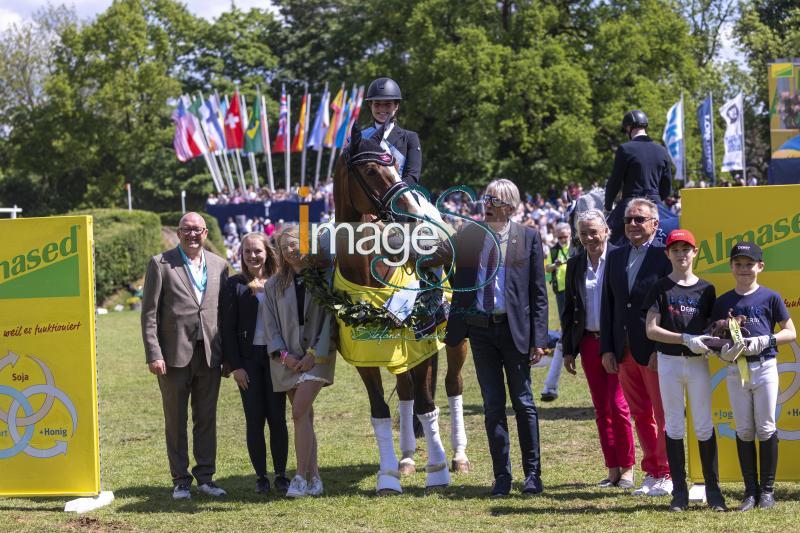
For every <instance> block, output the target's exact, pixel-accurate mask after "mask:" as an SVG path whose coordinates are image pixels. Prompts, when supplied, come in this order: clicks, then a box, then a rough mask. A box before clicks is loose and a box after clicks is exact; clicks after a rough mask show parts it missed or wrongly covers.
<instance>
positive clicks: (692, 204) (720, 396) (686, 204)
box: [681, 185, 800, 481]
mask: <svg viewBox="0 0 800 533" xmlns="http://www.w3.org/2000/svg"><path fill="white" fill-rule="evenodd" d="M681 204H682V213H681V227H682V228H686V229H688V230H690V231H691V232H692V233H693V234H694V236H695V239H696V240H697V246H698V248H699V252H698V254H697V258H696V260H695V268H694V272H695V274H697V275H698V276H700V277H701V278H703V279H706V280H708V281H710V282H711V283H713V284H714V286H715V287H716V289H717V295H721V294H723V293H725V292H727V291H729V290H730V289H732V288H733V287H734V285H735V282H734V279H733V276H732V275H731V271H730V267H729V264H728V254H729V253H730V250H731V248H732V247H733V245H734V244H736V242H738V241H739V240H746V241H750V242H755V243H756V244H758V245H759V246H761V248H762V249H763V251H764V272H762V273H761V274H760V275H759V276H758V283H759V284H760V285H763V286H765V287H769V288H770V289H773V290H775V291H777V292H778V294H780V295H781V296H782V297H783V300H784V303H785V304H786V307H787V308H788V309H789V313H790V314H791V316H792V320H793V322H794V323H795V325H797V324H800V283H798V281H797V280H798V276H799V275H800V185H773V186H766V187H718V188H712V189H683V190H682V191H681ZM709 362H710V364H711V380H712V382H711V385H712V388H713V396H712V400H711V402H712V403H711V407H712V415H713V420H714V426H715V428H716V433H717V441H718V442H719V472H720V479H721V480H723V481H741V479H742V474H741V470H740V469H739V459H738V456H737V453H736V433H735V428H736V422H735V421H734V419H733V409H732V408H731V406H730V401H729V399H728V390H727V386H726V384H725V375H726V368H725V367H726V366H727V365H725V364H724V363H722V362H721V361H720V360H719V358H717V357H714V356H711V357H710V359H709ZM778 373H779V376H780V392H779V394H778V409H777V413H776V421H777V426H778V438H779V439H780V444H779V447H780V453H779V455H780V459H779V461H778V474H777V477H778V479H779V480H782V481H797V480H800V394H797V393H798V391H799V390H800V345H798V344H797V342H793V343H791V344H789V345H786V346H781V347H780V353H779V355H778ZM687 409H688V407H687ZM687 426H688V432H689V474H690V476H691V478H692V479H693V480H695V481H702V479H703V474H702V471H701V469H700V456H699V453H698V449H697V437H696V436H695V434H694V430H693V428H692V424H691V416H687Z"/></svg>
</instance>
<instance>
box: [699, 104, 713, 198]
mask: <svg viewBox="0 0 800 533" xmlns="http://www.w3.org/2000/svg"><path fill="white" fill-rule="evenodd" d="M713 109H714V106H713V104H712V100H711V95H710V94H709V95H708V98H706V99H705V100H703V101H702V102H700V105H699V106H698V107H697V123H698V124H699V125H700V140H701V143H702V155H703V173H704V174H705V176H706V178H707V179H708V180H709V181H711V183H714V182H715V181H716V176H715V173H714V172H715V168H714V167H715V165H714V115H713Z"/></svg>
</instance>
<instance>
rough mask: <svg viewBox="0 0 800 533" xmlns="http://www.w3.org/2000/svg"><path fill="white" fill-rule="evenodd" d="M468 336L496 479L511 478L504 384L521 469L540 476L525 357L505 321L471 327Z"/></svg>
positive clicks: (534, 414)
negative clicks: (507, 394)
mask: <svg viewBox="0 0 800 533" xmlns="http://www.w3.org/2000/svg"><path fill="white" fill-rule="evenodd" d="M468 336H469V341H470V346H471V347H472V357H473V359H474V361H475V372H476V374H477V375H478V383H479V384H480V387H481V395H482V396H483V411H484V424H485V426H486V436H487V437H488V438H489V452H490V453H491V455H492V469H493V471H494V476H495V478H498V477H501V476H507V477H509V478H510V477H511V458H510V455H509V449H510V439H509V435H508V420H507V419H506V384H505V383H504V381H507V382H508V393H509V396H511V405H512V407H513V408H514V413H515V414H516V419H517V433H518V434H519V446H520V451H521V452H522V470H523V472H524V473H525V477H526V478H527V477H528V476H529V475H534V476H536V477H540V476H541V455H540V453H539V416H538V413H537V412H536V405H534V403H533V393H532V392H531V370H530V366H528V362H529V358H528V354H527V353H520V352H519V351H517V348H516V346H515V345H514V340H513V339H512V337H511V330H510V329H509V327H508V322H503V323H501V324H492V325H490V326H489V327H488V328H480V327H476V326H472V327H470V328H469V335H468ZM504 373H505V380H504V379H503V378H504V376H503V374H504Z"/></svg>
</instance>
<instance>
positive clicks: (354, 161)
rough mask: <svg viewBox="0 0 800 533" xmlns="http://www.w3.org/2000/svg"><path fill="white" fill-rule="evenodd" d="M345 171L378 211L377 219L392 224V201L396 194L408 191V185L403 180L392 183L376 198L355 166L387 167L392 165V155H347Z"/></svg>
mask: <svg viewBox="0 0 800 533" xmlns="http://www.w3.org/2000/svg"><path fill="white" fill-rule="evenodd" d="M346 157H347V170H348V173H349V174H350V175H354V176H355V177H356V182H358V185H359V186H360V187H361V190H362V191H364V194H365V195H366V197H367V198H368V199H369V201H370V202H372V205H373V206H375V209H376V210H377V211H378V218H379V219H380V220H382V221H384V222H393V221H394V213H392V209H391V206H392V200H394V198H395V196H397V195H398V194H402V193H404V192H406V191H408V190H409V187H408V185H407V184H406V182H404V181H403V180H400V181H398V182H395V183H393V184H392V185H391V186H390V187H389V188H388V189H387V190H386V191H385V192H384V193H383V194H382V195H380V196H378V195H376V194H375V193H374V192H372V190H371V189H370V187H369V186H368V185H367V182H366V181H365V180H364V177H363V176H362V175H361V173H360V172H358V170H356V168H355V167H356V166H359V165H364V164H367V163H377V164H378V165H380V166H382V167H389V166H393V165H394V160H395V159H394V155H392V154H391V153H389V152H370V151H367V152H360V153H358V154H355V155H350V154H349V153H348V154H347V156H346Z"/></svg>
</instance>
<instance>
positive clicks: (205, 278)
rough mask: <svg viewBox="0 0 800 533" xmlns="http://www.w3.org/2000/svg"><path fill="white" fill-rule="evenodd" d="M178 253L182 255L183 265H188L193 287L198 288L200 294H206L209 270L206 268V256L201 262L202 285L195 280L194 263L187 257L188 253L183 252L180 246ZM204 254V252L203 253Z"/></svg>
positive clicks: (187, 268) (202, 257)
mask: <svg viewBox="0 0 800 533" xmlns="http://www.w3.org/2000/svg"><path fill="white" fill-rule="evenodd" d="M178 251H179V252H180V253H181V257H182V258H183V263H184V264H185V265H186V270H187V272H188V273H189V279H190V280H192V285H194V286H195V287H197V290H199V291H200V292H206V283H207V282H208V269H207V268H206V257H205V254H203V255H201V256H200V257H201V262H202V265H201V267H202V269H203V273H202V277H201V278H200V283H198V282H197V281H196V280H195V279H194V274H193V273H192V262H191V261H189V258H188V257H186V253H185V252H184V251H183V248H181V247H180V246H178ZM201 253H202V252H201Z"/></svg>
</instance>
